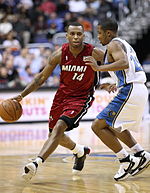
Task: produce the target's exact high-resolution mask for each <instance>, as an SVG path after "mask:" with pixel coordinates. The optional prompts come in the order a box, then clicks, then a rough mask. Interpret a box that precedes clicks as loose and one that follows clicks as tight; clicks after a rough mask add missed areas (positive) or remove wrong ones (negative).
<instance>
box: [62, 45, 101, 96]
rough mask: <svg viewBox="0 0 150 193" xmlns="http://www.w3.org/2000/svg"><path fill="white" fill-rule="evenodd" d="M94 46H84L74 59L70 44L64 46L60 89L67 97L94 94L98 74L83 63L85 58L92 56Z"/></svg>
mask: <svg viewBox="0 0 150 193" xmlns="http://www.w3.org/2000/svg"><path fill="white" fill-rule="evenodd" d="M92 51H93V46H92V45H90V44H86V43H85V44H84V49H83V50H82V51H81V52H80V53H79V54H78V56H77V57H74V56H73V55H72V53H71V52H70V50H69V44H68V43H66V44H63V46H62V58H61V64H60V67H61V76H60V88H59V91H60V90H61V92H62V94H64V95H67V96H85V95H88V94H90V93H91V94H93V91H94V89H95V88H94V87H95V85H96V83H97V74H98V73H96V72H94V71H93V70H92V68H91V67H90V66H88V65H85V62H84V61H83V58H84V56H91V55H92ZM98 79H99V78H98Z"/></svg>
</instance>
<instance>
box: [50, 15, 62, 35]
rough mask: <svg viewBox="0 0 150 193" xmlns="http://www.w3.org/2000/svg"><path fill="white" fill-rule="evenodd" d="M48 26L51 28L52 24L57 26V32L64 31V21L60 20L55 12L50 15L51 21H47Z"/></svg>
mask: <svg viewBox="0 0 150 193" xmlns="http://www.w3.org/2000/svg"><path fill="white" fill-rule="evenodd" d="M47 24H48V26H49V27H51V24H55V25H56V32H62V31H63V19H62V18H59V17H58V15H57V13H56V12H53V13H51V14H50V15H49V19H48V20H47Z"/></svg>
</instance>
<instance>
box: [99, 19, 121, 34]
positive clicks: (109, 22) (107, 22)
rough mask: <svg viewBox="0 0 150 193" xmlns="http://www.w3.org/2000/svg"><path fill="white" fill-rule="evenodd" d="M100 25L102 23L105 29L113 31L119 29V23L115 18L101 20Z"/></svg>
mask: <svg viewBox="0 0 150 193" xmlns="http://www.w3.org/2000/svg"><path fill="white" fill-rule="evenodd" d="M98 25H101V26H102V28H103V30H111V31H113V32H117V30H118V24H117V21H116V20H115V19H111V18H107V19H104V20H101V21H100V22H99V23H98Z"/></svg>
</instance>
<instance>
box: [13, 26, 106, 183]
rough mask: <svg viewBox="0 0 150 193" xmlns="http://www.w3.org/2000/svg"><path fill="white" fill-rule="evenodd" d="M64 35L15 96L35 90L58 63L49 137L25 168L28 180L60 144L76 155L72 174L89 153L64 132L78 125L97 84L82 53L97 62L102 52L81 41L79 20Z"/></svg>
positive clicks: (20, 97)
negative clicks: (46, 59) (58, 81)
mask: <svg viewBox="0 0 150 193" xmlns="http://www.w3.org/2000/svg"><path fill="white" fill-rule="evenodd" d="M66 38H67V40H68V43H66V44H64V45H62V47H61V48H60V49H58V50H57V51H55V52H54V53H53V55H52V56H51V58H49V61H48V64H47V65H46V66H45V68H44V69H43V71H42V72H40V73H39V74H37V76H36V77H35V78H34V79H33V81H32V82H31V83H30V84H29V85H28V86H27V87H26V88H25V89H24V90H23V91H22V92H21V94H20V95H19V96H16V97H14V99H16V100H18V101H21V100H22V99H23V98H24V97H25V96H27V95H28V94H29V93H31V92H32V91H34V90H36V89H38V88H39V87H40V86H41V85H42V84H43V83H44V82H45V81H46V80H47V79H48V77H49V76H50V75H51V73H52V72H53V70H54V68H55V67H56V66H57V65H58V64H59V65H60V67H61V75H60V86H59V88H58V90H57V92H56V95H55V97H54V101H53V104H52V107H51V111H50V116H49V117H50V118H49V128H50V134H49V138H48V139H47V141H46V142H45V144H44V146H43V148H42V149H41V151H40V153H39V155H38V157H37V158H36V159H35V160H34V161H33V162H31V163H28V164H27V165H26V166H25V168H24V173H23V175H22V176H23V178H24V179H26V180H30V179H31V178H32V177H33V176H34V175H35V174H36V171H37V168H38V167H39V166H40V165H41V164H42V163H43V162H44V161H45V160H46V159H47V157H48V156H49V155H50V154H51V153H52V152H53V151H54V150H55V149H56V148H57V146H58V145H59V144H60V145H62V146H64V147H66V148H69V149H70V150H72V152H73V153H74V154H75V163H74V166H73V173H77V172H79V171H81V170H82V168H83V166H84V161H85V159H86V155H87V154H89V153H90V149H89V148H88V147H84V146H81V145H79V144H75V143H74V142H73V141H72V140H71V139H70V138H69V137H68V136H67V135H65V134H64V132H65V131H69V130H71V129H73V128H75V127H77V126H78V125H79V121H80V120H81V118H82V117H83V115H85V114H86V112H87V110H88V108H89V107H90V106H91V105H92V102H93V100H94V97H93V94H94V90H95V87H96V84H97V79H98V76H97V75H98V74H97V72H94V70H92V68H91V67H90V66H88V65H85V62H84V61H83V59H84V57H85V56H93V57H94V58H95V60H96V61H100V62H101V61H102V60H103V56H104V55H103V51H101V50H99V49H98V48H94V47H93V46H92V45H90V44H86V43H84V42H83V41H84V29H83V26H82V25H81V24H79V23H72V24H70V25H69V26H68V29H67V34H66Z"/></svg>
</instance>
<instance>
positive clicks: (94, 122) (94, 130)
mask: <svg viewBox="0 0 150 193" xmlns="http://www.w3.org/2000/svg"><path fill="white" fill-rule="evenodd" d="M92 130H93V132H94V133H97V130H99V125H98V121H97V120H94V121H93V123H92Z"/></svg>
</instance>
